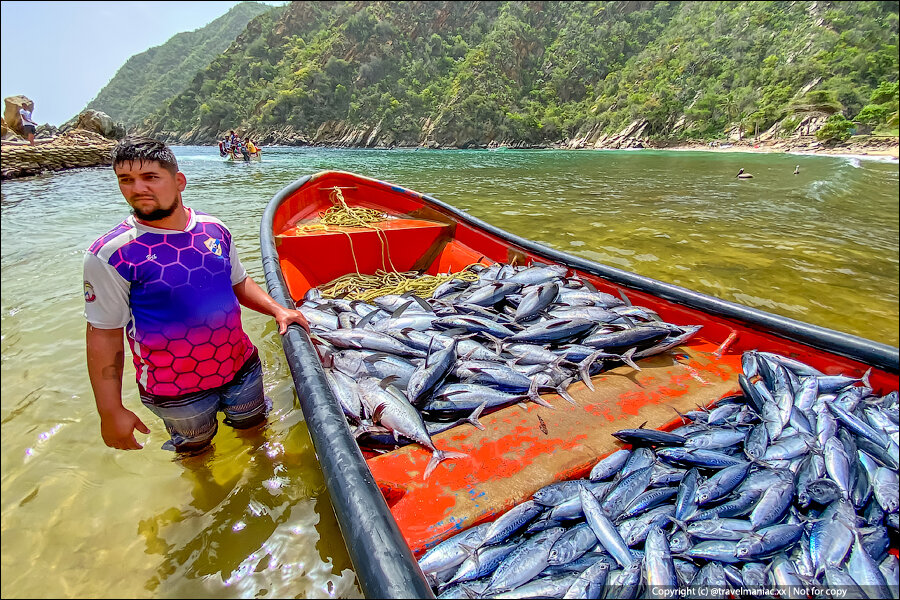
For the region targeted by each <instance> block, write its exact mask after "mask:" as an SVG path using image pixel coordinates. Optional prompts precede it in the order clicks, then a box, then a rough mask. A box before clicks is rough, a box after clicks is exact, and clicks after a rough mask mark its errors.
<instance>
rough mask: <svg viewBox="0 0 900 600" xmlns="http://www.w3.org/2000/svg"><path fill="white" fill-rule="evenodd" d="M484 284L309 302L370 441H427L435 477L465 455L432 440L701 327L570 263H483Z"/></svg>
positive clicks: (360, 433)
mask: <svg viewBox="0 0 900 600" xmlns="http://www.w3.org/2000/svg"><path fill="white" fill-rule="evenodd" d="M472 269H473V270H475V271H476V272H477V275H478V278H477V280H476V281H464V280H463V279H460V278H454V279H450V280H448V281H447V282H446V283H444V284H442V285H441V286H440V287H438V288H437V289H436V290H435V291H434V293H433V294H432V296H431V298H429V299H428V300H425V299H422V298H417V297H415V296H409V295H402V296H401V295H385V296H381V297H379V298H376V299H375V300H374V304H369V303H366V302H362V301H349V300H346V299H330V300H326V299H323V298H322V297H321V294H320V293H319V292H318V290H317V289H316V288H313V289H311V290H310V292H309V293H308V294H307V295H306V297H305V298H304V302H303V304H302V305H301V306H300V310H301V311H302V312H303V314H304V316H306V319H307V320H308V321H309V324H310V327H311V330H312V334H313V335H312V338H313V340H314V341H315V342H316V343H317V348H318V352H319V355H320V358H321V359H322V363H323V365H325V367H326V376H327V377H328V379H329V384H330V385H331V388H332V390H333V391H334V393H335V395H336V396H337V398H338V400H339V401H340V403H341V407H342V408H343V411H344V413H345V414H346V415H347V418H348V420H349V421H350V422H351V423H352V424H354V425H355V426H356V427H357V428H356V435H357V440H358V441H359V442H360V444H361V445H366V446H369V447H373V448H382V449H383V448H386V447H387V448H392V447H395V446H396V445H398V444H401V445H402V444H406V443H410V442H417V443H419V444H422V445H423V446H425V447H427V448H428V449H430V450H431V452H432V459H431V461H430V462H429V464H428V467H427V468H426V470H425V474H424V476H425V477H428V475H429V474H430V473H431V471H432V470H433V469H434V468H435V466H437V464H439V463H440V461H442V460H444V459H447V458H453V457H456V456H459V455H458V454H456V453H450V452H442V451H441V450H438V449H437V448H435V446H434V444H433V443H432V441H431V436H432V435H434V434H436V433H438V432H440V431H444V430H446V429H449V428H451V427H455V426H456V425H458V424H461V423H465V422H469V423H472V424H473V425H475V426H476V427H479V428H483V427H482V425H481V424H480V423H479V421H478V417H479V416H480V415H481V414H482V412H483V411H491V410H493V409H498V408H500V407H503V406H507V405H510V404H515V403H519V402H525V401H532V402H536V403H539V404H542V405H544V406H550V404H549V403H548V402H547V401H546V400H544V399H543V398H541V396H540V394H541V392H546V391H552V392H556V393H558V394H559V395H560V396H562V397H563V398H565V399H567V400H569V401H570V402H572V403H573V404H574V400H572V398H571V397H570V396H569V394H568V393H567V391H566V389H567V388H568V386H569V385H570V384H571V383H572V382H573V381H576V380H579V379H580V380H582V381H584V383H585V385H587V386H588V387H590V388H591V389H593V386H592V384H591V380H590V377H591V375H592V374H595V373H597V372H600V371H601V370H603V369H604V368H608V367H609V366H611V365H612V366H615V365H618V364H621V363H625V364H628V365H630V366H631V367H633V368H635V369H638V370H639V369H640V367H638V365H637V364H636V362H635V361H636V360H638V359H640V358H644V357H647V356H652V355H654V354H658V353H660V352H664V351H665V350H668V349H670V348H673V347H675V346H678V345H679V344H682V343H683V342H685V341H686V340H688V339H689V338H690V337H691V336H693V335H694V334H695V333H696V332H697V331H698V330H699V329H700V327H699V326H689V327H679V326H677V325H672V324H669V323H666V322H663V321H662V319H660V317H659V316H658V315H657V314H656V313H655V312H653V311H652V310H649V309H647V308H643V307H640V306H632V305H631V304H630V302H628V301H627V299H626V298H624V296H623V298H619V297H616V296H613V295H611V294H607V293H603V292H599V291H597V290H596V289H595V288H593V286H591V284H590V282H587V281H584V280H582V279H580V278H577V277H568V278H567V277H566V273H567V272H568V270H567V269H566V268H565V267H561V266H555V265H553V266H547V265H540V266H531V267H524V266H523V267H514V266H511V265H505V264H500V263H495V264H493V265H491V266H489V267H485V266H483V265H476V266H473V267H472Z"/></svg>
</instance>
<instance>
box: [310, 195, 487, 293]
mask: <svg viewBox="0 0 900 600" xmlns="http://www.w3.org/2000/svg"><path fill="white" fill-rule="evenodd" d="M328 199H329V200H331V206H330V207H329V208H328V209H327V210H325V211H323V212H320V213H319V220H318V221H317V222H315V223H308V224H306V225H300V226H298V227H297V231H298V232H300V233H307V232H313V231H329V232H336V233H343V234H344V235H346V236H347V238H348V239H349V241H350V255H351V256H352V258H353V266H354V269H355V271H356V272H355V273H348V274H346V275H342V276H341V277H338V278H337V279H335V280H334V281H331V282H329V283H326V284H325V285H322V286H319V289H320V290H321V291H322V296H323V297H325V298H348V299H351V300H362V301H364V302H369V301H371V300H372V299H374V298H378V297H379V296H386V295H388V294H404V293H406V292H413V293H415V294H416V295H418V296H420V297H422V298H428V297H430V296H431V295H432V294H433V293H434V291H435V290H436V289H437V288H438V286H440V285H441V284H442V283H444V282H446V281H449V280H450V279H462V280H463V281H475V280H476V279H478V275H477V274H476V273H474V272H473V271H471V270H470V269H469V267H471V266H472V265H469V266H468V267H466V268H465V269H463V270H462V271H460V272H459V273H447V274H443V275H422V274H420V273H417V272H416V271H407V272H405V273H399V272H398V271H397V268H396V267H395V266H394V263H393V261H392V260H391V253H390V247H389V246H388V239H387V234H385V233H384V230H383V229H382V228H381V227H378V226H377V225H375V223H378V222H380V221H384V220H385V219H386V218H387V215H386V214H385V213H383V212H381V211H378V210H375V209H372V208H364V207H362V206H348V205H347V202H346V201H345V200H344V194H343V192H341V188H339V187H337V186H335V187H334V189H333V190H331V194H330V195H329V197H328ZM344 227H362V228H366V229H374V230H375V232H376V235H378V239H379V240H381V266H382V267H384V269H383V270H382V269H379V270H378V271H376V272H375V274H374V275H365V274H363V273H360V272H359V262H358V261H357V260H356V252H355V251H354V249H353V236H351V235H350V234H349V233H348V232H347V231H344V229H343V228H344ZM385 258H387V261H385ZM386 263H388V264H390V270H388V268H387V264H386ZM475 264H478V263H475Z"/></svg>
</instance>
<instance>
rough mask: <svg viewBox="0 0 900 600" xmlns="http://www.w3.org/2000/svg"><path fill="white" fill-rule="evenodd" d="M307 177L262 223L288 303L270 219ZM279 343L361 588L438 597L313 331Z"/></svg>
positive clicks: (265, 246)
mask: <svg viewBox="0 0 900 600" xmlns="http://www.w3.org/2000/svg"><path fill="white" fill-rule="evenodd" d="M309 179H310V178H309V177H304V178H301V179H299V180H297V181H295V182H294V183H293V184H291V185H289V186H288V187H286V188H284V189H283V190H281V191H280V192H279V193H278V194H276V195H275V197H274V198H272V200H271V201H270V202H269V204H268V206H267V207H266V210H265V212H264V213H263V217H262V225H261V226H260V250H261V252H262V263H263V269H264V271H265V274H266V285H267V287H268V289H269V294H271V296H272V297H273V298H274V299H275V301H276V302H278V303H280V304H281V305H282V306H285V307H287V308H295V305H294V302H293V300H292V299H291V295H290V293H288V291H287V285H286V284H285V281H284V278H283V276H282V274H281V269H280V267H279V262H278V254H277V252H276V250H275V239H274V234H273V232H272V221H273V218H274V216H275V211H276V209H277V208H278V206H279V205H280V204H281V203H282V202H284V200H285V199H286V198H288V196H290V195H291V194H292V193H293V192H294V191H296V190H297V189H298V188H300V187H301V186H302V185H303V184H305V183H306V182H307V181H308V180H309ZM281 343H282V346H283V347H284V354H285V357H286V358H287V361H288V365H289V366H290V369H291V377H292V378H293V380H294V387H295V388H296V390H297V396H298V397H299V399H300V406H301V408H302V409H303V416H304V417H305V419H306V425H307V427H308V428H309V435H310V437H311V438H312V441H313V444H314V445H315V449H316V455H317V456H318V458H319V463H320V464H321V466H322V472H323V473H324V475H325V480H326V482H327V484H328V490H329V492H330V493H331V504H332V506H334V512H335V516H336V517H337V521H338V524H339V525H340V528H341V533H342V534H343V536H344V542H345V545H346V546H347V552H348V553H349V555H350V560H351V561H352V562H353V568H354V569H355V570H356V576H357V579H358V580H359V584H360V587H361V588H362V591H363V594H365V596H366V598H434V594H433V593H432V591H431V587H430V586H429V585H428V583H427V582H426V581H425V576H424V575H423V574H422V571H421V569H419V565H418V563H417V562H416V559H415V557H414V556H413V554H412V551H411V550H410V549H409V546H408V545H407V543H406V540H405V539H404V537H403V534H402V533H400V529H399V527H398V526H397V522H396V521H395V520H394V517H393V515H392V514H391V511H390V509H389V508H388V506H387V503H386V502H385V500H384V496H383V495H382V493H381V490H380V488H379V487H378V486H377V485H376V484H375V480H374V478H373V477H372V473H371V472H370V471H369V468H368V466H367V465H366V461H365V458H364V457H363V455H362V452H360V449H359V445H358V444H357V443H356V440H355V439H354V437H353V435H352V434H351V433H350V429H349V427H348V426H347V420H346V418H345V417H344V413H343V412H342V411H341V409H340V408H339V406H340V405H339V403H338V401H337V399H336V398H335V397H334V394H333V393H332V391H331V388H330V387H329V386H328V382H327V381H326V379H325V374H324V373H323V372H322V365H321V363H320V362H319V358H318V355H317V354H316V351H315V349H314V348H313V345H312V342H311V341H310V339H309V336H307V334H306V332H305V331H304V330H303V329H302V328H301V327H300V326H298V325H291V326H290V327H289V328H288V332H287V333H286V334H285V335H284V336H283V337H282V339H281Z"/></svg>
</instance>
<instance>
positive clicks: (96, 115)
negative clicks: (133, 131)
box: [59, 109, 125, 140]
mask: <svg viewBox="0 0 900 600" xmlns="http://www.w3.org/2000/svg"><path fill="white" fill-rule="evenodd" d="M76 129H81V130H84V131H91V132H94V133H99V134H100V135H102V136H103V137H105V138H107V139H110V140H121V139H122V138H123V137H125V126H124V125H123V124H122V123H116V122H115V121H113V119H112V117H110V116H109V115H108V114H106V113H105V112H100V111H99V110H93V109H88V110H85V111H82V112H81V114H79V115H78V116H77V117H73V118H72V119H69V120H68V121H66V122H65V123H63V124H62V125H61V126H60V128H59V131H60V132H61V133H65V132H67V131H73V130H76Z"/></svg>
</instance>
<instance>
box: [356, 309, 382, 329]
mask: <svg viewBox="0 0 900 600" xmlns="http://www.w3.org/2000/svg"><path fill="white" fill-rule="evenodd" d="M376 312H378V311H377V310H373V311H372V312H370V313H369V314H367V315H366V316H364V317H362V318H361V319H360V320H359V321H357V322H356V323H354V324H353V327H352V328H353V329H362V328H364V327H365V326H366V325H368V324H369V323H370V322H371V321H372V319H374V318H375V313H376Z"/></svg>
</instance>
